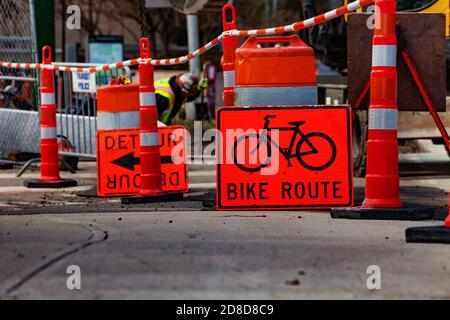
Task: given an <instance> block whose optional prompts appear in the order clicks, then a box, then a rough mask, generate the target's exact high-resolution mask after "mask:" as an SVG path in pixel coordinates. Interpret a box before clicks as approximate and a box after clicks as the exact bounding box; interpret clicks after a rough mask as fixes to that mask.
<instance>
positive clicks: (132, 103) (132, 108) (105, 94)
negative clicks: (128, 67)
mask: <svg viewBox="0 0 450 320" xmlns="http://www.w3.org/2000/svg"><path fill="white" fill-rule="evenodd" d="M139 106H140V102H139V84H136V83H133V84H129V85H107V86H103V87H101V88H99V89H98V90H97V128H98V129H99V130H114V129H132V128H139V126H140V122H139V108H140V107H139Z"/></svg>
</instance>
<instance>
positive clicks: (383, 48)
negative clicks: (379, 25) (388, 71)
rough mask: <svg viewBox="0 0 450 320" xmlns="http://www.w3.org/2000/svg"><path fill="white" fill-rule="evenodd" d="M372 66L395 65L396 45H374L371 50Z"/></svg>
mask: <svg viewBox="0 0 450 320" xmlns="http://www.w3.org/2000/svg"><path fill="white" fill-rule="evenodd" d="M372 66H374V67H396V66H397V46H392V45H374V46H373V51H372Z"/></svg>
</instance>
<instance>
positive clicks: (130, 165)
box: [112, 152, 141, 171]
mask: <svg viewBox="0 0 450 320" xmlns="http://www.w3.org/2000/svg"><path fill="white" fill-rule="evenodd" d="M112 163H114V164H115V165H117V166H119V167H122V168H125V169H128V170H131V171H134V168H135V167H136V166H137V165H139V164H141V159H140V158H137V157H135V156H134V152H130V153H128V154H126V155H124V156H123V157H120V158H119V159H116V160H114V161H113V162H112Z"/></svg>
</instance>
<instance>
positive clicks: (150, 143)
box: [141, 132, 159, 147]
mask: <svg viewBox="0 0 450 320" xmlns="http://www.w3.org/2000/svg"><path fill="white" fill-rule="evenodd" d="M156 146H159V134H158V133H154V132H149V133H141V147H156Z"/></svg>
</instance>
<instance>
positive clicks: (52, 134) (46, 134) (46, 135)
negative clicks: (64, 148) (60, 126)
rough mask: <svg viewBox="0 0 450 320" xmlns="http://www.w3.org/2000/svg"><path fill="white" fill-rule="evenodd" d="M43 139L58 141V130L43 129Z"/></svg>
mask: <svg viewBox="0 0 450 320" xmlns="http://www.w3.org/2000/svg"><path fill="white" fill-rule="evenodd" d="M41 139H56V128H48V127H41Z"/></svg>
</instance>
